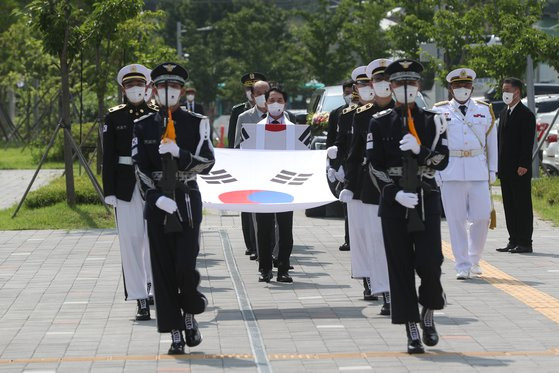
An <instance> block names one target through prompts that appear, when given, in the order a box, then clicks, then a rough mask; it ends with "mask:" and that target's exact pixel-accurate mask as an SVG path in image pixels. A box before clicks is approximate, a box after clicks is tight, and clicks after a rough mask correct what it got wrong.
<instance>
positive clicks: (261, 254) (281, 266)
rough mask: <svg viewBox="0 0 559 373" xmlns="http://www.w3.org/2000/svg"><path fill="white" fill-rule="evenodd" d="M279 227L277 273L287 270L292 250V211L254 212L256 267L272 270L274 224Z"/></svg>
mask: <svg viewBox="0 0 559 373" xmlns="http://www.w3.org/2000/svg"><path fill="white" fill-rule="evenodd" d="M276 223H277V225H278V229H279V242H278V245H279V252H278V273H286V272H287V271H289V257H290V256H291V251H292V250H293V211H288V212H280V213H277V214H273V213H270V214H262V213H259V214H256V224H257V227H256V231H257V236H258V269H259V270H260V272H268V271H271V270H272V250H273V249H274V242H275V234H276V233H275V232H276V230H275V225H276Z"/></svg>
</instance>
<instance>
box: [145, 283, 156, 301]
mask: <svg viewBox="0 0 559 373" xmlns="http://www.w3.org/2000/svg"><path fill="white" fill-rule="evenodd" d="M147 288H148V304H149V305H150V306H153V305H154V304H155V301H154V300H153V295H149V292H150V291H151V282H148V286H147Z"/></svg>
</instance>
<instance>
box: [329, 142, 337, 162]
mask: <svg viewBox="0 0 559 373" xmlns="http://www.w3.org/2000/svg"><path fill="white" fill-rule="evenodd" d="M326 156H327V157H328V158H330V159H336V158H338V147H337V146H336V145H333V146H331V147H329V148H328V149H326Z"/></svg>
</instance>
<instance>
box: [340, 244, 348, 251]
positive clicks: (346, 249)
mask: <svg viewBox="0 0 559 373" xmlns="http://www.w3.org/2000/svg"><path fill="white" fill-rule="evenodd" d="M338 250H340V251H349V244H348V243H347V242H344V243H343V244H342V245H341V246H340V247H338Z"/></svg>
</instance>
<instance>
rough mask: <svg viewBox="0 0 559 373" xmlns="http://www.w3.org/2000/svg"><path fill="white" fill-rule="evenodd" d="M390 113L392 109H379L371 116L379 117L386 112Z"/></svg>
mask: <svg viewBox="0 0 559 373" xmlns="http://www.w3.org/2000/svg"><path fill="white" fill-rule="evenodd" d="M390 113H392V109H386V110H383V111H379V112H378V113H376V114H375V115H373V118H380V117H384V116H385V115H387V114H390Z"/></svg>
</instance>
